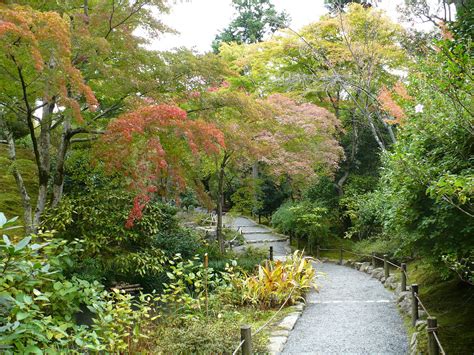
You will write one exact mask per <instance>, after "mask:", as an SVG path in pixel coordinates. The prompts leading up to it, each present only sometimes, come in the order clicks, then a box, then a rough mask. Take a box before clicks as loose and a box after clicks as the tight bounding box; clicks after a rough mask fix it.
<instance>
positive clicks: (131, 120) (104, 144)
mask: <svg viewBox="0 0 474 355" xmlns="http://www.w3.org/2000/svg"><path fill="white" fill-rule="evenodd" d="M224 147H225V144H224V136H223V134H222V132H221V131H220V130H219V129H217V128H216V127H215V126H214V125H213V124H210V123H206V122H204V121H201V120H190V119H188V117H187V114H186V111H184V110H182V109H180V108H179V107H176V106H171V105H165V104H162V105H153V106H146V107H142V108H140V109H138V110H136V111H133V112H130V113H125V114H123V115H121V116H120V117H118V118H117V119H116V120H114V121H112V122H111V123H110V124H109V127H108V129H107V132H106V134H105V135H104V136H103V137H102V139H101V144H100V145H99V146H98V148H99V150H98V153H99V156H100V157H101V158H103V160H104V162H105V166H106V168H107V170H108V171H109V172H111V173H112V172H115V173H120V174H122V175H124V176H125V177H127V178H128V179H129V181H130V188H131V189H132V190H133V191H135V192H136V193H137V197H136V198H135V201H134V205H133V208H132V210H131V212H130V215H129V218H128V221H127V224H126V225H127V226H128V227H131V226H133V223H134V221H135V220H137V219H139V218H140V217H141V212H142V210H143V208H144V207H145V206H146V204H147V202H148V201H149V200H150V198H151V196H152V195H153V194H155V193H156V194H159V195H163V196H164V195H167V194H169V193H170V189H174V191H175V192H180V191H182V190H183V189H184V188H185V185H186V181H185V177H186V174H187V172H188V171H187V170H186V169H187V165H186V153H185V151H183V149H187V150H188V151H189V152H190V153H191V154H192V155H193V156H194V157H195V158H197V157H198V156H199V154H201V153H204V154H208V155H211V154H217V153H219V151H220V150H221V148H224Z"/></svg>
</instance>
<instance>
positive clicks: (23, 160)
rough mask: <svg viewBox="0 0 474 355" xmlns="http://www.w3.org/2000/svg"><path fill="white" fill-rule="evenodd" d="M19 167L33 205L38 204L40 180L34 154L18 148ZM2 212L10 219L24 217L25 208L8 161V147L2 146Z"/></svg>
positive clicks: (0, 192) (0, 168) (0, 160)
mask: <svg viewBox="0 0 474 355" xmlns="http://www.w3.org/2000/svg"><path fill="white" fill-rule="evenodd" d="M16 164H17V167H18V169H19V170H20V172H21V175H22V177H23V180H24V182H25V185H26V189H27V191H28V193H29V194H30V198H31V200H32V203H33V204H34V203H36V196H37V191H38V180H37V170H36V164H35V162H34V157H33V154H32V153H31V152H30V151H29V150H28V149H24V148H17V161H16ZM0 212H3V213H4V214H5V215H6V216H7V217H8V218H12V217H15V216H18V217H20V218H22V216H23V206H22V203H21V197H20V194H19V192H18V188H17V185H16V182H15V178H14V177H13V174H12V164H11V161H10V160H9V159H8V150H7V146H6V145H3V144H0Z"/></svg>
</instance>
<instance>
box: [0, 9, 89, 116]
mask: <svg viewBox="0 0 474 355" xmlns="http://www.w3.org/2000/svg"><path fill="white" fill-rule="evenodd" d="M0 18H1V19H0V46H1V47H2V49H3V55H2V56H0V64H1V65H2V67H3V68H4V70H7V71H8V72H10V73H15V75H16V73H18V74H19V76H20V79H21V81H22V84H23V85H24V87H25V88H24V89H25V95H26V89H27V88H28V89H30V91H35V89H36V90H41V91H42V92H43V96H42V99H43V100H45V101H52V98H53V97H55V100H56V101H57V103H58V104H60V105H63V106H65V107H68V108H70V109H71V111H72V114H73V116H74V117H75V118H76V120H77V121H79V122H82V114H81V107H80V105H79V102H78V98H79V97H81V96H82V97H84V99H85V102H86V104H87V106H88V109H89V110H90V111H95V109H96V108H97V105H98V102H97V99H96V97H95V95H94V93H93V91H92V89H91V88H90V87H89V86H88V85H87V84H86V83H85V82H84V78H83V76H82V74H81V72H80V71H79V70H78V69H77V68H75V67H74V65H73V63H72V50H71V33H70V24H69V23H68V21H67V20H65V19H63V18H62V17H61V16H60V15H59V14H58V13H56V12H40V11H33V10H32V9H31V8H29V7H23V6H11V7H6V6H2V7H0ZM33 71H34V72H36V73H37V74H36V79H34V80H31V81H28V80H29V79H30V77H31V76H32V75H33V74H32V72H33Z"/></svg>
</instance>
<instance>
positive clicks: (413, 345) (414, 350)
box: [410, 332, 419, 355]
mask: <svg viewBox="0 0 474 355" xmlns="http://www.w3.org/2000/svg"><path fill="white" fill-rule="evenodd" d="M418 354H419V351H418V333H417V332H415V333H413V335H412V336H411V340H410V355H418Z"/></svg>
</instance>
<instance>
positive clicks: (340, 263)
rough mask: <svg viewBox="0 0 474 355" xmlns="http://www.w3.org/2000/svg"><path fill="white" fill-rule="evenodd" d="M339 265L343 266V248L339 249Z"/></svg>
mask: <svg viewBox="0 0 474 355" xmlns="http://www.w3.org/2000/svg"><path fill="white" fill-rule="evenodd" d="M339 265H342V248H341V249H339Z"/></svg>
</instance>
